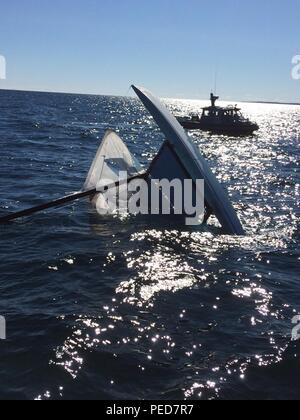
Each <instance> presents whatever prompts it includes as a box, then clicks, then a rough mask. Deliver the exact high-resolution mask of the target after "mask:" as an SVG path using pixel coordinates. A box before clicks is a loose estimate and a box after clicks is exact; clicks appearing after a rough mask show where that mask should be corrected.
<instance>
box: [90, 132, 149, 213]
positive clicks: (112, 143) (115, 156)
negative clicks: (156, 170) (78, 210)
mask: <svg viewBox="0 0 300 420" xmlns="http://www.w3.org/2000/svg"><path fill="white" fill-rule="evenodd" d="M139 173H141V174H142V173H143V169H142V167H141V165H140V164H139V162H138V161H137V159H135V157H134V156H133V155H132V154H131V153H130V151H129V150H128V148H127V146H126V145H125V143H124V142H123V141H122V140H121V138H120V137H119V136H118V135H117V134H116V133H115V132H114V131H112V130H108V131H107V132H106V133H105V136H104V138H103V140H102V143H101V145H100V147H99V149H98V151H97V154H96V157H95V159H94V161H93V163H92V166H91V168H90V170H89V173H88V176H87V179H86V181H85V183H84V186H83V191H87V190H91V189H93V188H95V189H96V190H97V191H100V190H102V189H103V187H105V186H109V185H112V184H114V183H117V182H119V181H121V180H125V179H126V178H130V177H132V176H135V175H138V174H139ZM122 188H127V186H126V185H124V186H120V187H118V190H119V191H118V193H119V194H117V188H110V189H109V190H108V191H106V192H105V193H99V194H96V195H95V196H94V197H93V199H92V202H93V204H94V205H95V206H96V208H97V210H98V211H99V213H103V212H104V213H110V212H113V210H114V209H115V204H116V203H115V201H116V196H117V195H118V196H119V195H121V196H122V194H120V192H122ZM118 206H119V208H126V207H127V202H124V203H120V202H118Z"/></svg>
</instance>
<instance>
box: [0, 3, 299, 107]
mask: <svg viewBox="0 0 300 420" xmlns="http://www.w3.org/2000/svg"><path fill="white" fill-rule="evenodd" d="M296 54H300V0H213V1H209V0H10V1H2V2H1V15H0V55H4V56H5V57H6V60H7V76H8V78H7V80H6V81H2V80H0V88H13V89H31V90H50V91H63V92H81V93H96V94H101V93H103V94H118V95H125V94H126V93H128V87H129V85H130V84H131V83H132V82H134V83H136V84H140V85H144V86H147V87H148V88H150V89H152V90H153V91H154V92H155V93H157V94H158V95H160V96H169V97H185V98H206V97H207V95H208V94H209V91H210V89H211V88H212V87H213V85H214V82H213V80H214V72H215V69H216V68H218V92H219V93H220V94H221V95H222V96H223V98H224V99H232V100H233V99H236V100H238V99H241V100H248V99H250V100H252V99H260V100H280V101H298V102H300V81H294V80H293V79H292V78H291V68H292V64H291V60H292V56H294V55H296Z"/></svg>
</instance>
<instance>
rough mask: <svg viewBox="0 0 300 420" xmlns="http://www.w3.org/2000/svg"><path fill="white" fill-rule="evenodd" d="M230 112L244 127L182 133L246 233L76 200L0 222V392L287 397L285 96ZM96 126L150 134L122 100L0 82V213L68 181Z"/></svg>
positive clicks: (289, 186)
mask: <svg viewBox="0 0 300 420" xmlns="http://www.w3.org/2000/svg"><path fill="white" fill-rule="evenodd" d="M201 105H202V103H198V102H195V101H191V102H189V101H169V106H170V108H171V109H172V110H174V112H175V113H181V112H182V113H185V112H186V111H193V110H197V109H198V108H199V106H201ZM243 109H244V111H245V112H246V114H248V115H249V116H250V117H251V118H252V119H254V120H257V121H258V123H259V124H260V125H261V131H260V132H259V134H258V135H257V136H256V137H254V138H242V139H231V138H226V137H224V138H222V137H214V136H212V137H211V136H209V135H202V134H199V133H198V134H197V133H193V134H192V135H193V137H194V141H195V143H197V144H198V145H199V146H200V148H201V150H202V152H203V154H204V155H205V156H206V157H207V158H208V159H209V160H210V162H211V165H212V167H213V168H214V171H215V172H216V173H217V175H218V177H219V178H220V179H221V180H222V182H223V183H224V184H225V185H226V186H227V188H228V189H229V192H230V195H231V198H232V200H233V202H234V205H235V207H236V208H237V210H238V212H239V215H240V217H241V220H242V222H243V224H244V226H245V228H246V230H247V237H246V238H235V237H226V236H217V235H216V234H215V231H214V230H213V229H211V230H210V229H207V230H206V231H203V230H201V229H198V230H195V231H193V230H191V229H186V228H185V227H180V226H173V225H168V222H167V221H161V222H159V224H158V223H156V224H151V223H148V222H147V223H146V221H143V220H133V219H128V220H126V221H120V220H118V219H117V218H114V219H101V217H100V216H97V215H96V214H95V211H94V210H93V209H92V208H91V207H90V206H89V204H88V202H86V201H82V202H77V203H75V204H72V205H69V206H67V207H64V208H61V209H57V210H50V211H48V212H45V213H42V214H39V215H36V216H34V217H31V218H29V219H26V220H21V221H18V222H16V223H13V224H10V225H7V226H1V227H0V293H1V295H0V296H1V299H0V315H2V316H5V317H6V320H7V340H6V341H0V398H1V399H6V398H8V399H34V398H40V399H57V398H62V399H83V398H85V399H92V398H94V399H104V398H113V399H127V398H132V399H150V398H158V399H172V398H177V399H184V398H187V399H200V398H201V399H240V398H241V399H255V398H260V399H261V398H264V399H275V398H277V399H289V398H296V399H298V398H299V395H300V377H299V375H298V373H299V368H300V342H299V341H298V342H292V341H291V331H292V323H291V320H292V318H293V317H294V316H295V315H297V314H298V313H300V270H299V268H300V266H299V263H300V251H299V243H300V236H299V216H300V211H299V202H300V198H299V193H300V175H299V158H300V148H299V134H300V107H295V106H283V105H259V104H251V105H250V104H249V105H248V104H243ZM107 128H113V129H115V130H117V131H118V132H119V134H120V135H121V137H122V138H124V139H125V140H126V142H127V144H128V146H129V148H130V149H131V150H132V151H133V152H134V153H135V155H136V156H137V157H138V159H140V160H141V161H142V162H143V164H145V165H146V164H147V162H149V160H150V159H151V158H152V157H153V156H154V154H155V152H156V151H157V150H158V148H159V146H160V144H161V142H162V136H161V134H160V132H159V130H158V129H157V128H156V126H155V124H154V122H153V121H152V120H151V118H150V117H149V115H148V114H147V113H146V111H144V109H143V107H142V105H141V104H140V103H139V102H138V101H136V100H134V99H125V98H113V97H96V96H76V95H63V94H39V93H21V92H19V93H18V92H4V91H0V144H1V152H0V216H1V215H5V214H6V213H8V212H11V211H16V210H19V209H23V208H26V207H28V206H32V205H35V204H38V203H41V202H43V201H44V200H48V199H55V198H58V197H60V196H62V195H65V194H66V193H70V192H73V191H77V190H80V188H81V186H82V184H83V182H84V180H85V177H86V174H87V171H88V169H89V166H90V164H91V161H92V159H93V157H94V154H95V152H96V149H97V147H98V145H99V142H100V139H101V138H102V136H103V135H104V132H105V130H106V129H107Z"/></svg>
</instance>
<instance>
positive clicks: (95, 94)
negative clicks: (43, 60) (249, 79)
mask: <svg viewBox="0 0 300 420" xmlns="http://www.w3.org/2000/svg"><path fill="white" fill-rule="evenodd" d="M1 91H5V92H24V93H49V94H54V95H77V96H104V97H113V98H131V96H127V95H117V94H101V93H79V92H64V91H52V90H35V89H33V90H28V89H10V88H0V92H1ZM133 98H134V96H133ZM162 99H166V100H168V99H169V100H179V101H180V100H182V101H205V100H206V99H200V98H199V99H195V98H174V97H171V96H168V97H163V98H162ZM221 102H240V103H248V104H266V105H267V104H270V105H295V106H300V102H283V101H264V100H224V101H222V99H221Z"/></svg>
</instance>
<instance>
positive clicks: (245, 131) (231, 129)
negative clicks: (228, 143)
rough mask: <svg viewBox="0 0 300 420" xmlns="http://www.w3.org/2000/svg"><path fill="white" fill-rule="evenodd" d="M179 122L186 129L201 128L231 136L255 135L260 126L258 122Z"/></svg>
mask: <svg viewBox="0 0 300 420" xmlns="http://www.w3.org/2000/svg"><path fill="white" fill-rule="evenodd" d="M179 123H180V124H181V125H182V127H183V128H185V129H186V130H201V131H208V132H210V133H212V134H223V135H229V136H250V135H253V134H254V132H255V131H257V130H259V127H258V125H256V124H236V125H211V124H205V123H203V122H201V121H199V122H195V121H182V120H179Z"/></svg>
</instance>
